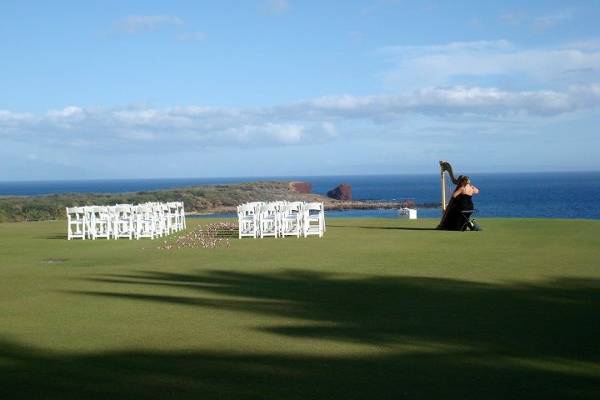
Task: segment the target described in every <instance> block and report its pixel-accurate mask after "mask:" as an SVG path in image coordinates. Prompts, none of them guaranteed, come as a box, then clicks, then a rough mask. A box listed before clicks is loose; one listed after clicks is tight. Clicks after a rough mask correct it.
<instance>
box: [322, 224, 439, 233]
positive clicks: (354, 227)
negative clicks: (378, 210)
mask: <svg viewBox="0 0 600 400" xmlns="http://www.w3.org/2000/svg"><path fill="white" fill-rule="evenodd" d="M327 226H328V227H332V228H351V229H391V230H400V231H437V230H439V229H436V228H419V227H416V226H415V227H411V226H356V225H352V226H348V225H333V224H327Z"/></svg>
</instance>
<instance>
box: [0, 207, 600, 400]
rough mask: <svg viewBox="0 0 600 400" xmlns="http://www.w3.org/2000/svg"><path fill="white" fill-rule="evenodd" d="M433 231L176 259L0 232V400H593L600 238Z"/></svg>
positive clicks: (348, 233)
mask: <svg viewBox="0 0 600 400" xmlns="http://www.w3.org/2000/svg"><path fill="white" fill-rule="evenodd" d="M202 222H203V223H204V222H206V221H205V220H203V221H202ZM436 222H437V221H432V220H420V221H407V220H385V219H330V220H329V221H328V231H327V234H326V236H325V237H324V238H323V239H317V238H311V239H299V240H298V239H291V238H288V239H285V240H281V239H277V240H276V239H264V240H252V239H248V240H243V241H238V240H234V241H232V244H231V247H230V248H221V249H210V250H208V249H187V250H179V251H176V252H169V251H162V250H157V249H156V246H157V244H158V243H157V242H156V241H154V242H152V241H148V240H146V241H111V242H106V241H96V242H91V241H85V242H82V241H77V242H68V241H66V240H64V239H63V234H64V231H65V227H64V222H40V223H17V224H12V223H11V224H8V223H7V224H0V340H1V341H0V398H18V397H23V398H30V397H39V398H94V397H97V398H125V397H136V398H165V397H170V396H171V397H176V398H187V397H189V398H195V399H197V398H285V399H307V398H344V399H349V398H367V397H371V398H378V399H381V398H398V397H403V396H404V397H409V398H414V397H425V398H438V397H443V398H498V399H500V398H507V397H508V398H511V397H512V398H532V397H537V398H561V397H563V398H565V397H570V398H598V396H599V395H600V390H599V388H600V346H599V343H600V267H599V264H600V262H599V261H598V260H600V222H599V221H566V220H485V221H484V223H483V224H484V227H485V228H486V231H484V232H479V233H476V232H467V233H456V232H438V231H434V230H429V228H431V227H433V226H435V224H436ZM195 223H198V221H196V222H195ZM48 260H55V261H56V260H58V261H60V262H58V263H56V262H50V263H49V262H48ZM3 392H5V393H3ZM7 394H9V395H10V396H9V397H6V395H7Z"/></svg>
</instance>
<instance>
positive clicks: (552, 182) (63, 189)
mask: <svg viewBox="0 0 600 400" xmlns="http://www.w3.org/2000/svg"><path fill="white" fill-rule="evenodd" d="M470 176H471V178H472V181H473V183H474V184H475V185H476V186H478V187H479V188H480V189H481V194H480V195H479V196H476V197H474V202H475V206H476V208H477V213H478V215H479V216H480V217H519V218H585V219H600V203H599V200H600V172H513V173H475V174H472V175H470ZM292 180H293V181H306V182H309V183H311V185H312V192H313V193H316V194H322V195H324V194H326V193H327V191H328V190H331V189H333V188H334V187H335V186H337V185H339V184H341V183H347V184H350V185H351V186H352V194H353V198H354V199H356V200H392V201H393V200H406V199H411V200H414V201H415V202H416V203H418V204H426V203H435V202H440V200H441V188H440V176H439V174H396V175H329V176H327V175H326V176H259V177H224V178H148V179H90V180H46V181H41V180H40V181H10V182H7V181H0V196H31V195H51V194H60V193H125V192H139V191H150V190H161V189H173V188H180V187H187V186H197V185H213V184H234V183H244V182H254V181H292ZM440 213H441V211H440V210H439V209H431V208H421V209H419V216H421V217H436V218H437V217H439V216H440ZM328 214H329V216H344V217H367V216H369V217H386V218H387V217H395V216H396V211H395V210H347V211H330V212H329V213H328Z"/></svg>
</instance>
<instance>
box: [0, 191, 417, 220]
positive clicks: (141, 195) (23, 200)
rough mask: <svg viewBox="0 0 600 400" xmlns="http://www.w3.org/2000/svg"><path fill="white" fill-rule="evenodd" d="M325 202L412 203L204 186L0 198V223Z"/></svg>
mask: <svg viewBox="0 0 600 400" xmlns="http://www.w3.org/2000/svg"><path fill="white" fill-rule="evenodd" d="M276 200H289V201H295V200H302V201H323V202H325V205H326V208H327V209H369V208H370V209H372V208H399V207H402V206H410V205H411V204H414V203H412V202H365V201H338V200H333V199H329V198H327V197H324V196H320V195H316V194H303V193H298V192H296V191H295V190H294V189H293V188H292V187H291V185H290V183H289V182H252V183H241V184H227V185H202V186H190V187H184V188H177V189H167V190H153V191H143V192H130V193H61V194H53V195H43V196H10V197H9V196H7V197H0V222H15V221H44V220H54V219H64V218H66V216H65V208H66V207H75V206H85V205H114V204H123V203H129V204H139V203H144V202H167V201H182V202H183V203H184V204H185V209H186V212H188V213H192V214H194V213H195V214H207V213H215V212H233V211H235V207H236V206H238V205H239V204H242V203H245V202H249V201H276Z"/></svg>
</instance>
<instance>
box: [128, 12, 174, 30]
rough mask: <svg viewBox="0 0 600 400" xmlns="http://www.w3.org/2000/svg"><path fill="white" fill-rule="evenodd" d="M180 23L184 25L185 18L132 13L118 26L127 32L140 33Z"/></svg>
mask: <svg viewBox="0 0 600 400" xmlns="http://www.w3.org/2000/svg"><path fill="white" fill-rule="evenodd" d="M178 25H183V20H182V19H181V18H179V17H176V16H173V15H130V16H128V17H126V18H123V19H121V20H119V21H118V22H117V23H116V28H117V29H118V30H119V31H121V32H125V33H139V32H147V31H154V30H157V29H160V28H163V27H167V26H178Z"/></svg>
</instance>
